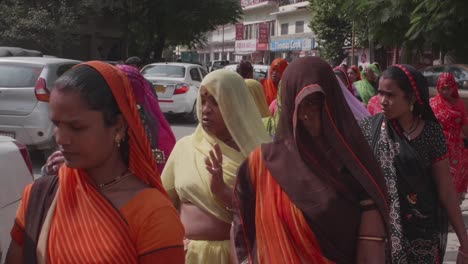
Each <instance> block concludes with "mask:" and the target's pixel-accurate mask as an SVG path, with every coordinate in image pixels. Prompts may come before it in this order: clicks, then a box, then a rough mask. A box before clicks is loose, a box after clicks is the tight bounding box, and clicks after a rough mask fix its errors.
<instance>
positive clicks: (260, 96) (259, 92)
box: [245, 79, 271, 118]
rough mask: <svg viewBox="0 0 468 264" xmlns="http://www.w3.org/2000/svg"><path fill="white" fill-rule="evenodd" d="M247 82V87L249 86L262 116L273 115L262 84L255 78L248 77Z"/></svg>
mask: <svg viewBox="0 0 468 264" xmlns="http://www.w3.org/2000/svg"><path fill="white" fill-rule="evenodd" d="M245 84H246V85H247V88H249V91H250V94H251V95H252V97H253V99H254V101H255V104H256V105H257V108H258V110H259V111H260V114H261V116H262V118H263V117H269V116H271V113H270V110H269V109H268V105H267V104H266V98H265V93H264V92H263V86H262V84H261V83H260V82H258V81H257V80H254V79H246V80H245Z"/></svg>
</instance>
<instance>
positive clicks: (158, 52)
mask: <svg viewBox="0 0 468 264" xmlns="http://www.w3.org/2000/svg"><path fill="white" fill-rule="evenodd" d="M165 47H166V37H165V35H164V34H158V38H157V39H156V41H155V43H154V45H153V49H152V50H153V52H154V58H153V60H154V61H156V62H159V61H161V60H162V53H163V51H164V48H165Z"/></svg>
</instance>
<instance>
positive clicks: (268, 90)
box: [262, 58, 288, 105]
mask: <svg viewBox="0 0 468 264" xmlns="http://www.w3.org/2000/svg"><path fill="white" fill-rule="evenodd" d="M286 67H288V62H287V61H286V60H285V59H282V58H278V59H275V60H274V61H273V62H272V63H271V66H270V71H269V77H268V79H267V80H264V81H263V83H262V84H263V91H264V92H265V97H266V100H267V105H270V104H271V102H272V101H273V100H275V98H276V95H277V93H278V87H276V85H275V84H274V82H273V79H272V78H271V75H272V74H273V71H274V70H275V69H276V70H278V72H279V75H280V76H279V78H280V80H281V79H282V78H283V73H284V71H285V70H286Z"/></svg>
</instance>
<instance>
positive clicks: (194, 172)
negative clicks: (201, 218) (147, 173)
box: [162, 70, 271, 264]
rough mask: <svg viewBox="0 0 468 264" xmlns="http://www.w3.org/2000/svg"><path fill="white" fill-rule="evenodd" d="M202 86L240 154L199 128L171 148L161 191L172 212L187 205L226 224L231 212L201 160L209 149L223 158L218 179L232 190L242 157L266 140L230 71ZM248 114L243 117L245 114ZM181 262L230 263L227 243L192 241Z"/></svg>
mask: <svg viewBox="0 0 468 264" xmlns="http://www.w3.org/2000/svg"><path fill="white" fill-rule="evenodd" d="M202 86H204V87H206V89H207V90H208V92H209V93H210V94H211V95H212V96H213V97H214V98H215V99H216V102H217V103H218V105H219V108H220V111H221V114H222V116H223V120H224V122H225V123H226V126H227V128H228V130H229V132H230V134H231V136H232V138H233V139H234V141H235V142H236V143H237V145H238V146H239V148H240V151H237V150H235V149H233V148H231V147H229V146H228V145H226V144H224V143H223V142H222V141H220V140H218V139H217V138H216V137H214V136H212V135H210V134H209V133H207V132H206V131H205V130H204V129H203V128H202V126H201V125H199V126H198V127H197V129H196V130H195V132H194V133H193V134H192V135H190V136H188V137H185V138H183V139H181V140H180V141H179V142H177V144H176V145H175V147H174V149H173V151H172V153H171V155H170V157H169V159H168V160H167V163H166V166H165V168H164V171H163V174H162V181H163V185H164V188H165V189H166V191H167V193H168V194H169V196H170V198H171V200H172V202H173V203H174V205H176V207H178V206H179V205H180V203H181V202H182V203H183V202H190V203H192V204H194V205H196V206H197V207H198V208H200V209H201V210H203V211H205V212H208V213H209V214H211V215H213V216H214V217H216V218H218V219H219V220H221V221H223V222H226V223H231V222H232V213H231V212H229V211H228V210H226V207H225V205H224V204H223V203H222V202H221V201H220V200H219V199H218V198H217V197H216V196H215V195H214V194H213V193H212V192H211V190H210V181H211V175H210V173H209V172H208V171H207V170H206V166H205V158H206V157H209V152H210V150H212V149H213V146H214V144H216V143H217V144H219V146H220V147H221V151H222V154H223V164H222V166H223V177H224V181H225V183H226V184H227V185H228V186H230V187H232V188H234V184H235V180H236V174H237V170H238V168H239V166H240V164H241V163H242V162H243V161H244V160H245V159H246V157H247V155H248V154H249V153H250V152H251V151H252V150H253V149H255V148H256V147H257V146H260V144H262V143H267V142H269V141H271V139H270V137H269V135H268V133H267V132H266V130H265V128H264V126H263V123H262V119H261V116H260V112H259V110H258V108H257V106H256V104H255V102H254V99H253V98H252V96H251V95H250V92H249V90H248V88H247V86H246V84H245V82H244V80H243V79H242V78H241V77H240V76H239V75H237V74H236V73H234V72H230V71H227V70H218V71H214V72H212V73H210V74H209V75H207V76H206V77H205V79H204V80H203V82H202ZM197 102H198V104H197V114H198V117H199V119H201V118H200V117H201V103H200V102H201V99H200V96H199V98H198V100H197ZM247 113H248V114H247ZM186 263H187V264H191V263H220V264H224V263H226V264H227V263H231V244H230V241H229V240H226V241H204V240H192V241H190V243H189V246H188V251H187V254H186Z"/></svg>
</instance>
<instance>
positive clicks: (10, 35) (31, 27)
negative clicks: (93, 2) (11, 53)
mask: <svg viewBox="0 0 468 264" xmlns="http://www.w3.org/2000/svg"><path fill="white" fill-rule="evenodd" d="M86 8H87V3H86V2H85V1H83V0H81V1H80V0H52V1H40V0H37V1H27V0H6V1H1V2H0V45H11V46H23V47H31V46H37V47H40V48H41V50H42V51H43V52H45V53H49V54H58V55H60V54H61V52H62V49H63V47H64V44H65V43H66V42H68V41H73V40H74V38H75V37H76V36H75V35H73V34H72V32H74V30H75V29H76V28H77V21H78V19H79V18H80V17H81V15H82V12H83V11H85V10H86Z"/></svg>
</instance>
